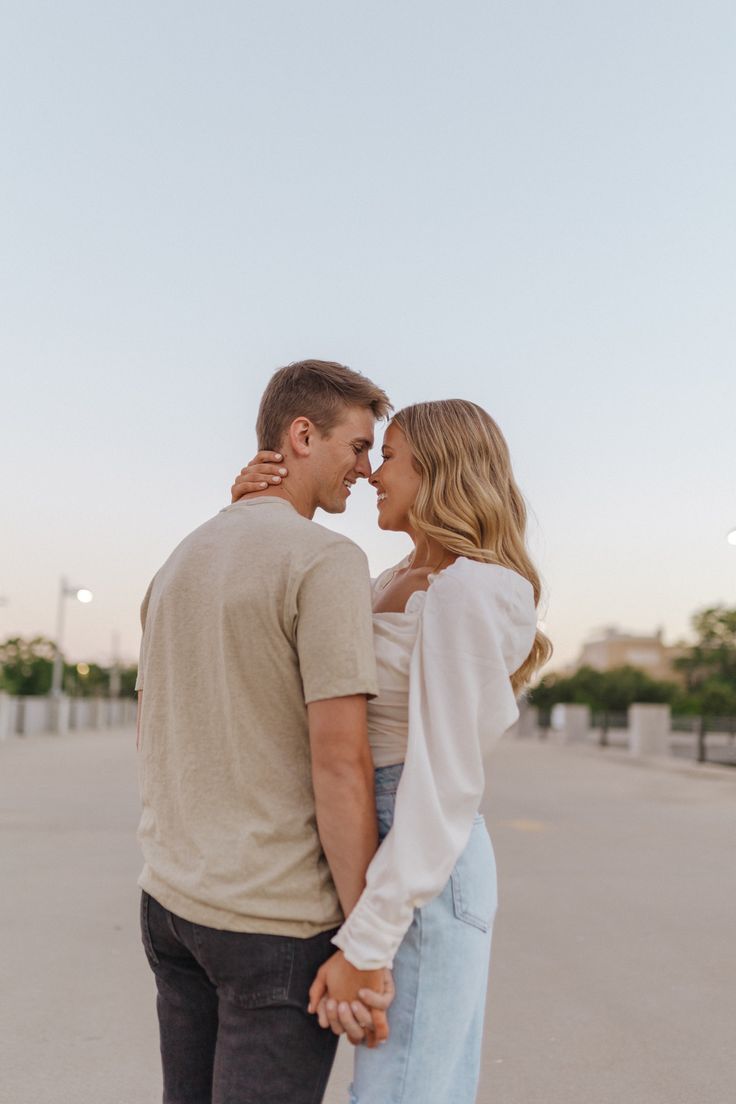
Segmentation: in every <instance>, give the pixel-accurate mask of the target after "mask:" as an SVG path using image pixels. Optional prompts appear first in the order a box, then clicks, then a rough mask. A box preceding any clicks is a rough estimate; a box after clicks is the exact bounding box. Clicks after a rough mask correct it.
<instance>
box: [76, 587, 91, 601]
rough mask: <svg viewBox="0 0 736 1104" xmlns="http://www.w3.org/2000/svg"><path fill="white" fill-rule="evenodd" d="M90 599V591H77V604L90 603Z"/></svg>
mask: <svg viewBox="0 0 736 1104" xmlns="http://www.w3.org/2000/svg"><path fill="white" fill-rule="evenodd" d="M92 598H93V594H92V591H91V590H84V589H82V590H78V591H77V601H79V602H91V601H92Z"/></svg>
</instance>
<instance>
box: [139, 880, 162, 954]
mask: <svg viewBox="0 0 736 1104" xmlns="http://www.w3.org/2000/svg"><path fill="white" fill-rule="evenodd" d="M150 903H151V898H150V897H149V896H148V894H147V893H146V891H145V890H143V891H142V892H141V941H142V943H143V950H144V951H145V952H146V958H147V959H148V961H149V962H150V964H151V966H158V955H157V954H156V951H155V950H154V946H153V939H152V938H151V925H150V922H149V919H148V909H149V905H150Z"/></svg>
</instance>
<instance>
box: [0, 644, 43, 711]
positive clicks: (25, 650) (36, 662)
mask: <svg viewBox="0 0 736 1104" xmlns="http://www.w3.org/2000/svg"><path fill="white" fill-rule="evenodd" d="M55 655H56V645H55V644H54V642H53V641H52V640H47V639H46V637H43V636H36V637H34V638H33V640H23V639H22V638H21V637H17V636H16V637H13V638H12V639H10V640H6V641H5V643H4V644H0V680H1V685H2V689H3V690H6V691H7V692H8V693H9V694H13V695H17V696H21V695H23V696H25V695H32V694H48V692H49V691H50V689H51V673H52V671H53V667H54V656H55Z"/></svg>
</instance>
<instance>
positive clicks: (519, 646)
mask: <svg viewBox="0 0 736 1104" xmlns="http://www.w3.org/2000/svg"><path fill="white" fill-rule="evenodd" d="M420 595H421V596H420ZM381 616H382V615H380V614H377V615H376V617H377V618H380V617H381ZM389 616H392V617H401V616H403V615H400V614H393V615H389ZM406 616H407V618H414V620H415V622H416V633H415V634H412V633H411V630H410V629H409V637H410V644H409V646H410V647H411V654H410V661H409V665H408V679H409V687H408V717H407V728H408V732H407V743H406V757H405V761H404V770H403V772H402V775H401V780H400V782H399V786H398V790H397V794H396V804H395V809H394V819H393V825H392V827H391V830H390V831H389V833H388V835H387V836H386V838H385V839H384V841H383V843H382V844H381V846H380V847H379V849H378V851H377V852H376V854H375V856H374V858H373V860H372V862H371V864H370V866H369V867H368V871H367V874H366V887H365V889H364V891H363V893H362V895H361V897H360V898H359V900H358V902H357V904H356V906H355V908H354V909H353V911H352V912H351V913H350V916H349V917H348V919H347V920H346V921H345V923H344V924H343V925H342V927H341V928H340V930H339V932H338V933H337V934H336V935H335V937H334V939H333V942H334V943H336V944H337V946H338V947H341V948H342V950H343V951H344V953H345V956H346V958H347V959H348V960H349V961H350V962H352V963H353V965H354V966H356V967H358V968H359V969H364V970H369V969H378V968H379V967H381V966H390V965H392V963H393V959H394V955H395V954H396V951H397V950H398V947H399V944H400V943H401V940H402V939H403V938H404V935H405V934H406V932H407V930H408V928H409V926H410V924H411V922H412V918H413V913H414V909H415V908H421V906H422V905H425V904H426V903H427V902H428V901H431V900H432V898H433V897H436V896H437V894H438V893H441V892H442V889H443V888H444V886H445V885H446V884H447V881H448V879H449V877H450V874H451V872H452V868H453V867H454V865H455V863H456V862H457V860H458V858H459V857H460V854H461V853H462V851H463V849H464V848H465V845H466V844H467V842H468V838H469V836H470V830H471V827H472V824H473V819H474V817H475V815H476V813H477V811H478V806H479V804H480V800H481V797H482V795H483V789H484V785H485V777H484V771H483V755H484V753H485V751H487V749H488V747H489V746H490V745H491V744H492V743H493V742H494V741H495V740H497V739H498V738H499V737H500V736H502V735H503V733H504V732H505V731H506V729H507V728H509V726H510V725H511V724H513V722H514V721H515V720H516V718H517V717H518V708H517V705H516V700H515V697H514V693H513V690H512V688H511V680H510V676H511V674H512V673H513V672H514V671H516V670H517V669H518V668H519V667H520V666H521V664H522V663H523V662H524V660H525V659H526V657H527V656H528V655H529V652H530V650H531V647H532V644H533V641H534V634H535V631H536V609H535V605H534V594H533V590H532V587H531V584H530V583H529V582H528V581H527V580H526V579H524V578H522V577H521V576H520V575H518V574H517V573H516V572H514V571H511V570H509V569H508V568H505V567H499V566H497V565H495V564H483V563H478V562H476V561H474V560H468V559H466V558H464V557H460V558H458V559H457V560H456V561H455V563H453V564H452V565H451V566H450V567H448V568H446V569H445V570H444V571H442V572H440V573H439V575H437V576H436V577H434V579H433V581H432V582H431V585H430V587H429V589H428V590H427V591H426V592H418V593H416V594H414V595H412V597H411V599H410V601H409V603H408V605H407V611H406ZM380 639H381V634H380V633H377V635H376V645H377V653H378V654H377V659H378V671H379V695H378V699H377V701H378V702H379V703H380V700H381V692H380V688H381V682H382V674H381V670H382V663H381V655H380V651H381V643H380ZM395 644H396V637H395V634H394V639H393V646H395ZM412 645H413V646H412ZM393 692H394V694H395V685H394V691H393ZM398 761H400V759H399V760H398Z"/></svg>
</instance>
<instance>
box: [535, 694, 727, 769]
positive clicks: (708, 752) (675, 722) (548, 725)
mask: <svg viewBox="0 0 736 1104" xmlns="http://www.w3.org/2000/svg"><path fill="white" fill-rule="evenodd" d="M516 731H517V733H518V734H519V735H535V736H537V737H539V738H541V739H545V738H548V737H549V736H551V735H552V734H553V731H554V725H553V719H552V715H551V711H550V710H543V709H533V708H529V707H528V706H527V707H522V720H521V721H520V723H519V724H518V725H517V726H516ZM581 738H582V739H583V741H584V742H586V743H591V744H598V746H600V747H614V748H616V747H618V748H626V747H628V746H629V744H630V732H629V715H628V714H627V713H621V712H613V711H608V712H605V711H600V712H595V713H592V712H591V713H590V715H589V721H588V722H587V725H586V726H585V732H584V735H582V736H581V735H580V733H578V735H577V736H576V739H581ZM666 745H667V749H668V750H669V753H670V754H671V755H673V756H676V757H677V758H678V759H691V760H695V762H698V763H715V764H719V765H721V766H730V767H736V717H716V716H710V717H699V716H690V715H684V714H675V715H674V716H671V717H670V719H669V736H668V737H667V741H666Z"/></svg>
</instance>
